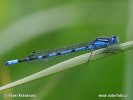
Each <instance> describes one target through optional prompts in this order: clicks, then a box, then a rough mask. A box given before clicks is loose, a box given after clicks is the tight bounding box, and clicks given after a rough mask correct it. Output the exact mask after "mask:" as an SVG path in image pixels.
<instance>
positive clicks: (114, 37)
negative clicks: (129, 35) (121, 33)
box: [111, 35, 119, 44]
mask: <svg viewBox="0 0 133 100" xmlns="http://www.w3.org/2000/svg"><path fill="white" fill-rule="evenodd" d="M111 42H112V43H113V44H117V43H119V38H118V37H117V36H115V35H113V36H112V37H111Z"/></svg>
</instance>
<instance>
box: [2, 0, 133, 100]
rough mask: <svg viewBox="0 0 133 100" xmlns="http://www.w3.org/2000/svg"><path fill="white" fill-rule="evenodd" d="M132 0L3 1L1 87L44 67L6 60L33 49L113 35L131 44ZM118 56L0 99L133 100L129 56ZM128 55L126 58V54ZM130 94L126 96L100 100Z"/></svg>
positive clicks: (22, 87) (28, 85) (17, 89)
mask: <svg viewBox="0 0 133 100" xmlns="http://www.w3.org/2000/svg"><path fill="white" fill-rule="evenodd" d="M132 6H133V2H132V0H82V1H81V0H3V1H2V0H1V1H0V86H3V85H5V84H8V83H10V82H13V81H16V80H19V79H21V78H24V77H26V76H28V75H31V74H34V73H36V72H38V71H41V70H43V69H45V68H46V67H45V64H44V66H39V65H37V66H32V65H30V64H18V65H14V66H11V67H5V66H4V63H5V61H7V60H10V59H15V58H23V57H26V56H27V55H29V53H30V52H32V51H37V50H43V49H53V48H59V47H63V46H66V45H71V44H75V43H79V42H82V41H89V40H93V39H95V38H96V37H109V36H112V35H117V36H119V38H120V43H122V42H124V41H129V40H132V39H133V38H132V37H133V35H132V34H131V33H132V32H133V30H132V26H133V25H132V23H131V22H133V14H132ZM131 52H132V51H129V52H128V53H122V54H119V55H115V56H112V57H108V58H104V59H100V60H97V61H94V62H91V63H89V64H84V65H80V66H79V67H76V68H72V69H69V70H66V71H63V72H60V73H57V74H54V75H51V76H48V77H45V78H41V79H39V80H35V81H32V82H29V83H26V84H23V85H20V86H16V87H14V88H11V89H8V90H5V91H3V92H1V94H0V100H100V99H104V100H133V97H132V93H133V91H132V89H133V88H132V86H131V83H132V79H133V78H132V77H131V76H132V75H131V70H133V68H132V65H133V63H132V60H131V59H132V58H133V56H131V55H132V54H133V53H131ZM128 55H130V56H128ZM4 94H36V95H37V97H36V98H6V97H4ZM99 94H128V98H99V97H98V95H99Z"/></svg>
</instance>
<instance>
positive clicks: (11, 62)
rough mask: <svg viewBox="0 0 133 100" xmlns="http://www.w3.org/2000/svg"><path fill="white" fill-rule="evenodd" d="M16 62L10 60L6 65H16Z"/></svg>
mask: <svg viewBox="0 0 133 100" xmlns="http://www.w3.org/2000/svg"><path fill="white" fill-rule="evenodd" d="M17 63H18V60H11V61H7V62H6V65H12V64H17Z"/></svg>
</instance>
